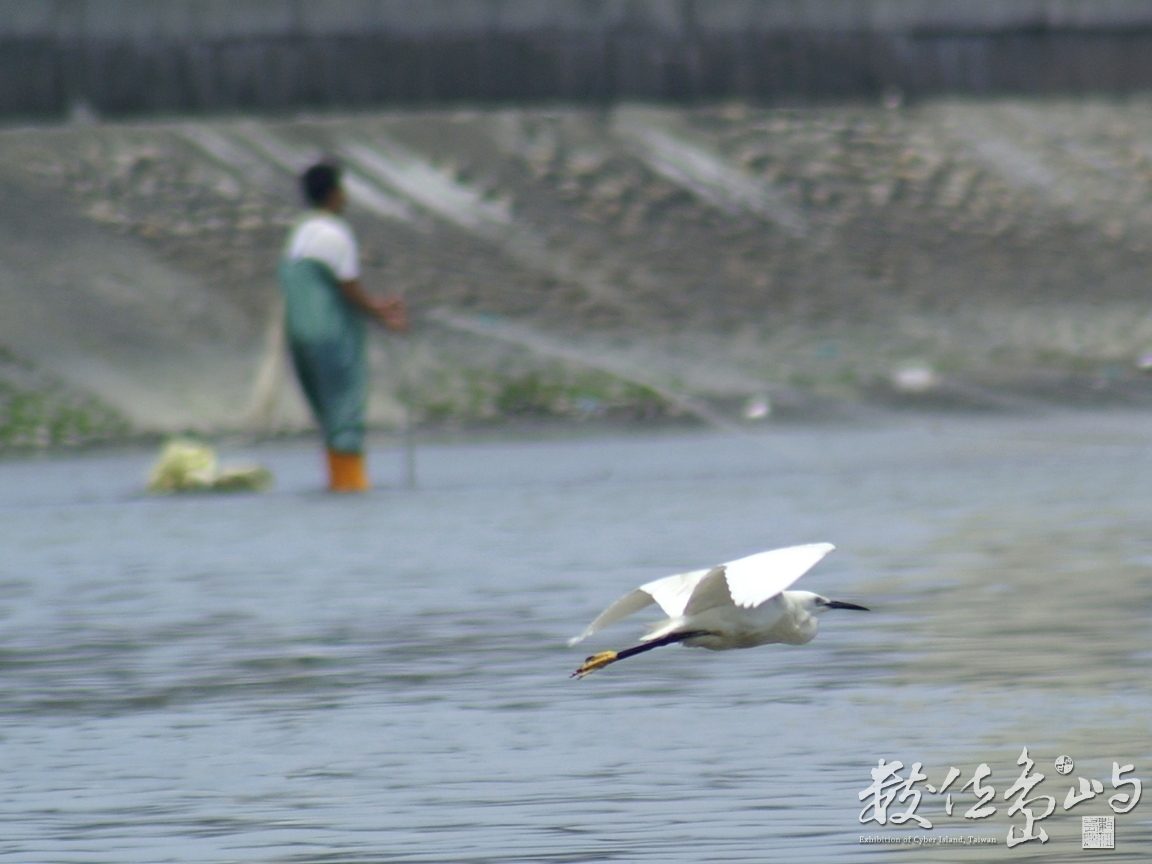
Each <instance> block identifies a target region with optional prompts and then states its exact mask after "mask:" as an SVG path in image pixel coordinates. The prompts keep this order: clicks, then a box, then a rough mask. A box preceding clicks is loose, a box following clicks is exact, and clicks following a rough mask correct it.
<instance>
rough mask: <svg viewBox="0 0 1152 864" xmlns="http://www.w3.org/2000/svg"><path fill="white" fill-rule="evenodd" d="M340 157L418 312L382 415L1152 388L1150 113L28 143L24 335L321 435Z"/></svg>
mask: <svg viewBox="0 0 1152 864" xmlns="http://www.w3.org/2000/svg"><path fill="white" fill-rule="evenodd" d="M323 154H334V155H338V156H339V157H340V158H341V159H342V160H343V161H344V163H345V165H346V166H347V169H348V185H349V190H350V192H351V194H352V199H353V208H352V210H351V212H350V218H351V219H352V221H353V222H354V223H355V226H356V228H357V231H358V234H359V236H360V238H361V241H362V247H363V248H362V252H363V259H364V265H365V268H364V269H365V280H366V282H367V283H368V285H369V286H371V287H372V288H374V289H376V290H390V291H399V292H401V293H403V294H404V295H405V296H406V297H407V298H408V300H409V302H410V304H411V305H412V307H413V310H414V313H415V318H416V321H417V328H416V332H415V333H414V334H413V335H412V336H411V337H408V338H405V339H385V338H383V337H382V338H381V339H380V340H379V342H378V344H377V346H376V348H375V349H374V350H375V352H376V356H375V362H376V364H377V367H378V368H377V374H376V379H375V380H376V387H377V389H376V392H375V393H374V398H373V409H372V416H373V419H374V422H376V423H379V424H381V425H389V424H396V423H399V422H400V420H401V418H402V416H403V413H404V410H403V408H402V405H403V404H408V405H409V406H410V408H411V409H412V411H413V412H414V413H415V416H416V418H417V420H419V421H422V422H454V421H461V422H472V421H482V420H485V419H493V418H499V417H505V416H509V415H515V414H535V415H541V414H543V415H557V416H568V417H590V416H598V415H599V416H602V415H605V414H607V415H612V414H618V415H624V416H653V415H664V414H667V413H676V412H680V413H687V414H690V415H695V416H697V417H698V418H702V419H704V420H709V417H711V418H712V421H715V422H728V421H738V420H739V417H740V416H741V413H742V411H743V410H744V408H745V406H746V405H758V404H760V403H761V402H762V401H763V399H764V398H765V397H766V398H767V399H768V402H769V403H770V404H772V405H773V406H774V407H775V408H777V409H780V410H782V411H783V412H785V413H786V412H787V411H788V410H790V409H792V410H806V407H811V405H813V404H814V403H815V402H816V401H820V400H833V401H835V400H840V401H841V402H842V403H844V404H852V403H854V402H859V401H860V400H868V399H873V400H875V399H880V400H884V401H892V400H895V401H901V400H905V401H907V400H911V401H913V402H916V403H920V404H929V403H933V402H934V403H936V404H956V405H968V406H985V407H1003V406H1005V405H1015V404H1025V403H1027V404H1035V402H1036V400H1040V401H1044V400H1048V399H1057V400H1062V401H1069V400H1071V401H1077V400H1084V399H1091V400H1100V399H1113V400H1117V401H1121V402H1125V401H1126V402H1141V403H1143V402H1144V401H1145V400H1146V398H1147V397H1146V390H1147V388H1146V387H1145V384H1144V379H1143V378H1142V377H1141V376H1142V375H1143V373H1141V372H1139V371H1138V370H1137V368H1136V366H1137V361H1138V360H1139V358H1140V357H1141V356H1142V354H1143V353H1144V352H1145V350H1146V349H1149V348H1152V316H1149V315H1148V313H1147V308H1148V302H1147V290H1148V289H1147V285H1148V273H1149V265H1150V264H1152V103H1149V102H1146V101H1142V100H1139V99H1128V100H1080V101H1075V102H1045V101H1020V100H1017V101H984V102H974V101H939V102H924V103H920V104H917V105H914V106H911V107H902V106H899V105H896V104H893V105H891V106H889V107H887V108H886V107H882V106H873V105H840V106H824V107H820V108H805V109H800V108H794V109H768V108H756V107H750V106H747V105H745V104H742V103H725V104H721V105H716V106H711V107H700V108H693V109H684V110H667V109H654V108H647V107H641V106H620V107H617V108H615V109H612V110H608V111H599V110H583V109H551V110H545V109H541V110H493V111H480V110H476V111H442V112H409V113H404V112H389V113H373V114H361V115H348V116H323V117H312V118H301V119H295V120H276V121H272V120H257V119H220V120H203V119H198V120H195V121H188V122H164V123H141V124H112V123H103V124H100V123H95V124H92V123H88V124H83V123H82V124H73V125H66V126H55V127H25V128H9V129H7V130H4V131H0V304H2V309H3V314H2V315H0V346H3V347H4V348H5V349H6V350H7V351H8V352H10V354H11V355H12V356H13V357H15V358H19V359H20V360H22V361H25V362H26V363H28V364H31V366H33V367H35V368H36V369H38V370H41V372H42V373H43V374H44V375H48V376H51V378H52V380H53V381H54V382H57V383H55V384H53V386H54V387H58V388H63V389H61V390H60V392H61V393H63V392H64V391H65V390H67V391H68V392H70V393H73V394H75V395H76V398H80V397H81V396H83V397H85V398H87V397H92V398H93V399H96V400H99V402H100V403H101V404H103V405H105V406H107V407H109V408H110V409H114V411H115V412H119V414H120V415H121V416H122V417H123V418H125V419H126V420H127V422H128V423H129V424H130V426H131V428H132V429H134V430H136V431H145V430H155V431H165V430H179V429H200V430H203V431H207V432H212V431H222V430H229V429H230V430H238V429H264V430H279V429H295V428H301V427H302V426H304V425H305V424H306V422H307V420H306V415H305V412H304V411H303V408H302V406H301V404H300V401H299V398H298V396H297V395H296V393H295V390H294V387H293V384H292V382H291V380H290V376H285V375H284V370H283V367H282V364H278V363H277V362H274V361H277V359H278V358H280V354H279V353H278V350H277V343H276V339H275V332H274V327H273V324H274V321H275V319H276V308H275V302H276V288H275V284H274V280H273V270H274V266H275V262H276V259H277V256H278V252H279V248H280V244H281V243H282V240H283V235H284V232H285V230H286V228H287V226H288V225H289V224H290V223H291V221H292V220H293V218H295V215H296V212H297V201H296V190H295V183H294V174H295V173H296V172H297V171H298V170H299V169H300V168H301V167H303V166H304V165H305V164H307V163H308V161H309V160H311V159H314V158H316V157H318V156H320V155H323ZM44 380H47V379H44ZM20 386H21V387H27V386H32V385H27V384H22V385H20ZM17 390H19V387H17V385H15V384H14V385H13V390H12V392H17ZM93 404H95V403H93ZM750 413H752V414H760V413H762V412H760V411H759V410H750ZM109 416H110V415H109ZM710 422H711V421H710ZM102 428H103V427H102ZM109 428H111V427H109ZM40 437H41V438H43V435H41V436H40Z"/></svg>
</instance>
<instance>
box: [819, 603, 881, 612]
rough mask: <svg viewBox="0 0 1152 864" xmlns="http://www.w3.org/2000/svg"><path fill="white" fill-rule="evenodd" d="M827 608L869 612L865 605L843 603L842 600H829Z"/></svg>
mask: <svg viewBox="0 0 1152 864" xmlns="http://www.w3.org/2000/svg"><path fill="white" fill-rule="evenodd" d="M828 608H829V609H855V610H857V611H858V612H871V611H872V610H871V609H869V608H868V607H867V606H857V605H856V604H855V603H845V602H844V601H843V600H829V601H828Z"/></svg>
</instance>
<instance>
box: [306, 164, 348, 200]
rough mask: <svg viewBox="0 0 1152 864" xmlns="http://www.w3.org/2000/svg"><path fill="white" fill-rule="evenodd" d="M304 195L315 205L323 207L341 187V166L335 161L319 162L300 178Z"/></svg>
mask: <svg viewBox="0 0 1152 864" xmlns="http://www.w3.org/2000/svg"><path fill="white" fill-rule="evenodd" d="M300 185H301V187H303V189H304V197H305V199H307V201H308V203H309V204H311V205H312V206H313V207H321V206H323V204H324V202H325V201H327V200H328V196H330V195H331V194H332V193H333V192H335V191H336V190H337V189H339V188H340V166H339V165H337V164H335V163H334V162H319V163H317V164H316V165H313V166H312V167H311V168H309V169H308V170H307V171H305V172H304V176H303V177H301V178H300Z"/></svg>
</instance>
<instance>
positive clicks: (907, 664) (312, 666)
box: [0, 414, 1152, 862]
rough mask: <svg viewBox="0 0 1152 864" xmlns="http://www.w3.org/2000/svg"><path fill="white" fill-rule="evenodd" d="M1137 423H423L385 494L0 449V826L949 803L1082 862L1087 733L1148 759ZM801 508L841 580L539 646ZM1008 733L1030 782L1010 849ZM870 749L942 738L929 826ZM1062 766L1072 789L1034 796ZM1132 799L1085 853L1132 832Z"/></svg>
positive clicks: (603, 841) (787, 844)
mask: <svg viewBox="0 0 1152 864" xmlns="http://www.w3.org/2000/svg"><path fill="white" fill-rule="evenodd" d="M1150 445H1152V417H1150V416H1147V415H1136V414H1123V415H1112V414H1104V415H1102V414H1091V415H1067V416H1059V417H1055V418H1047V419H980V420H973V419H966V418H946V419H933V420H922V419H920V420H902V421H900V422H899V423H894V424H892V425H885V426H876V427H871V428H853V429H850V428H823V427H816V428H783V429H774V430H771V431H768V432H765V433H764V434H763V435H758V436H750V437H740V436H716V435H707V436H675V437H654V438H647V439H623V440H594V441H577V442H559V443H557V442H544V443H528V444H524V443H520V444H506V445H494V444H488V445H469V446H463V445H461V446H439V447H427V448H424V449H423V450H422V452H421V456H420V459H421V479H422V483H423V486H422V488H421V489H420V490H418V491H415V492H407V491H404V490H401V489H399V488H389V487H388V486H387V483H386V482H385V483H384V484H382V486H381V488H379V489H378V491H376V492H374V493H372V494H371V495H368V496H365V497H361V498H349V499H333V498H330V497H328V496H325V495H323V494H320V493H318V492H316V491H314V490H315V489H316V487H317V485H318V482H319V466H318V465H317V464H316V457H315V454H314V453H312V452H311V451H310V450H306V449H302V450H293V449H288V450H267V451H261V452H260V453H259V454H257V455H258V457H259V458H260V459H261V461H264V462H265V463H267V464H269V465H271V467H272V468H273V469H274V471H275V472H276V474H277V477H278V481H279V485H278V488H277V491H275V492H274V493H272V494H270V495H267V496H262V497H237V498H226V499H219V498H207V497H204V498H184V499H155V498H146V497H142V496H139V495H137V494H136V490H137V489H138V488H139V486H140V484H141V482H142V478H143V476H144V473H145V471H146V468H147V464H148V461H149V459H150V458H151V454H141V455H139V456H132V457H115V458H109V457H105V458H90V459H83V460H66V461H37V462H23V463H9V464H4V465H0V548H2V549H3V550H4V552H3V556H2V557H0V676H2V677H0V681H2V685H0V755H2V757H3V764H4V770H3V772H2V773H0V800H2V802H3V813H4V814H5V815H4V830H3V832H0V856H2V857H3V858H4V859H5V860H13V861H49V860H52V861H86V862H87V861H101V862H103V861H107V862H135V861H139V862H154V861H159V860H170V861H205V862H208V861H326V862H344V861H349V862H350V861H365V860H371V861H405V862H424V861H427V862H439V861H464V862H506V861H521V860H522V861H557V862H561V861H563V862H568V861H597V860H621V861H669V860H677V861H703V860H722V861H747V862H760V861H765V860H790V861H799V860H818V861H828V860H845V861H850V860H861V861H863V860H868V861H884V860H888V859H889V858H891V857H892V856H893V855H894V852H895V850H896V849H897V848H899V849H908V850H909V851H911V852H912V855H911V857H909V856H905V857H906V858H908V860H913V859H917V858H920V857H923V856H924V855H925V853H923V851H915V850H918V849H919V847H915V846H904V847H894V846H882V845H866V844H861V843H860V842H859V838H860V837H861V836H863V835H873V834H885V835H889V834H904V835H909V836H920V837H943V836H949V835H956V834H965V835H967V834H974V835H977V836H987V837H995V838H997V839H998V844H999V845H997V846H996V847H980V848H959V847H948V848H945V849H933V850H932V852H931V856H932V858H931V860H940V861H947V860H966V861H983V860H998V859H1000V858H1004V859H1008V858H1011V859H1013V860H1029V859H1033V860H1044V861H1064V860H1067V861H1072V860H1082V855H1084V854H1088V853H1085V852H1082V850H1081V849H1080V816H1082V815H1102V814H1108V813H1110V812H1111V811H1110V810H1109V809H1108V805H1107V802H1106V799H1107V797H1108V796H1109V795H1112V794H1114V792H1115V790H1113V789H1112V788H1111V771H1112V763H1113V761H1119V762H1120V763H1121V764H1127V763H1134V764H1135V765H1136V771H1135V772H1134V773H1135V775H1136V776H1139V777H1142V778H1143V780H1144V782H1145V784H1146V785H1147V784H1149V783H1152V770H1150V769H1152V736H1150V734H1149V732H1150V729H1149V727H1150V725H1152V724H1150V721H1149V712H1150V709H1152V698H1150V697H1152V694H1150V692H1149V686H1148V683H1147V676H1146V674H1143V673H1145V670H1146V667H1147V663H1148V660H1149V658H1150V656H1152V638H1150V637H1152V633H1150V631H1149V619H1150V617H1152V544H1150V542H1149V529H1148V516H1147V514H1148V513H1149V512H1152V446H1150ZM374 456H375V458H374V463H373V464H374V470H375V473H376V474H377V476H378V478H379V479H381V480H383V481H386V480H387V478H388V475H389V474H390V473H395V474H396V475H399V467H400V466H399V464H398V460H397V458H396V456H395V454H392V453H388V452H380V453H377V454H374ZM815 540H830V541H832V542H834V543H836V544H837V546H838V547H839V548H838V551H837V552H836V553H834V554H833V555H832V556H830V557H829V558H828V559H826V560H825V561H824V562H823V563H822V564H821V565H820V566H819V567H817V568H816V570H814V571H813V572H812V573H811V574H810V575H809V576H807V577H805V579H804V582H803V583H802V586H801V587H805V588H809V589H812V590H816V591H820V592H821V593H824V594H826V595H830V596H835V597H842V598H844V599H848V600H857V601H861V602H864V603H866V605H869V606H871V607H872V608H873V610H874V611H873V612H872V613H871V614H869V615H863V614H843V615H837V614H836V613H829V614H828V615H826V616H824V618H823V620H822V632H821V633H820V635H819V637H818V638H817V639H816V640H815V641H814V642H812V643H811V644H809V645H807V646H804V647H801V648H789V647H785V646H776V647H765V648H759V649H754V650H750V651H736V652H725V653H719V654H714V653H711V652H705V651H694V650H690V649H684V648H676V647H672V648H666V649H660V650H658V651H653V652H651V653H649V654H645V655H642V656H639V657H636V658H632V659H629V660H627V661H625V662H623V663H620V664H618V665H616V666H614V667H611V668H609V669H607V670H605V671H603V672H600V673H597V674H596V675H594V676H592V677H590V678H589V679H587V680H584V681H572V680H569V679H568V677H567V676H568V673H569V672H570V671H571V670H572V668H574V666H575V665H576V664H577V663H578V662H579V660H580V659H582V657H583V654H585V653H588V652H587V651H586V650H585V649H586V648H588V647H591V648H593V649H595V650H599V648H601V647H615V648H619V647H624V646H626V645H629V644H633V642H634V639H635V638H636V636H637V635H638V634H639V633H640V632H641V628H640V625H639V623H638V622H627V623H623V624H620V625H617V626H616V627H614V628H611V629H609V630H607V631H605V632H604V633H602V634H599V635H598V636H597V637H596V638H595V639H594V640H592V641H593V643H594V644H593V645H591V646H588V645H581V646H580V647H579V648H578V649H576V650H570V649H568V648H566V647H565V645H564V640H565V639H566V638H567V637H568V636H571V635H573V634H575V633H577V632H579V631H580V630H581V629H582V628H583V627H584V625H585V624H587V622H588V621H589V620H590V619H591V618H592V617H593V616H594V615H595V614H596V613H597V612H599V611H600V610H601V609H602V608H603V607H604V606H605V605H606V604H607V603H608V602H610V601H611V600H613V599H615V598H616V597H617V596H619V595H620V594H622V593H623V592H624V591H626V590H628V589H630V588H632V587H633V586H635V585H637V584H639V583H641V582H643V581H646V580H648V579H652V578H656V577H658V576H663V575H667V574H669V573H673V572H677V571H681V570H685V569H689V568H695V567H700V566H703V565H706V564H710V563H714V562H716V561H721V560H729V559H732V558H735V557H738V556H741V555H745V554H748V553H750V552H755V551H759V550H762V549H766V548H770V547H773V546H781V545H787V544H791V543H800V542H808V541H815ZM653 614H657V613H653ZM1025 746H1026V747H1028V749H1029V754H1030V755H1031V756H1032V758H1034V759H1035V760H1036V766H1035V769H1034V770H1035V771H1039V772H1041V773H1043V774H1044V775H1045V780H1044V781H1043V782H1042V783H1041V785H1039V786H1038V787H1036V789H1035V790H1034V791H1033V792H1032V793H1031V794H1033V795H1037V794H1048V795H1052V796H1054V797H1056V798H1057V799H1058V800H1057V805H1056V810H1055V812H1054V813H1053V815H1052V816H1051V817H1049V818H1048V819H1047V820H1045V821H1044V822H1043V823H1040V824H1041V825H1043V827H1045V828H1046V830H1047V831H1048V834H1049V836H1050V840H1049V842H1048V843H1047V844H1046V845H1045V846H1043V847H1040V845H1039V844H1038V843H1035V842H1033V843H1027V844H1024V845H1022V846H1019V847H1017V848H1015V849H1011V850H1009V849H1007V848H1005V846H1004V839H1005V836H1006V834H1007V831H1008V828H1009V826H1010V825H1013V824H1016V825H1022V824H1023V820H1022V817H1021V816H1020V815H1016V816H1014V817H1012V818H1009V817H1008V816H1007V811H1008V808H1009V807H1010V806H1011V801H1006V800H1004V798H1003V795H1004V793H1005V792H1006V791H1007V790H1008V788H1009V787H1010V786H1011V785H1012V783H1013V782H1014V781H1015V779H1016V777H1017V776H1018V775H1019V773H1020V770H1021V769H1020V767H1018V766H1017V765H1016V759H1017V757H1018V756H1019V755H1020V751H1021V750H1022V748H1023V747H1025ZM1065 753H1066V754H1068V755H1070V756H1072V757H1073V759H1074V760H1075V762H1076V769H1075V771H1074V772H1073V774H1072V775H1070V777H1069V778H1061V777H1059V776H1058V775H1057V774H1056V772H1055V770H1054V768H1053V763H1054V760H1055V758H1056V757H1057V756H1059V755H1061V754H1065ZM881 757H883V758H885V759H887V760H893V759H898V760H901V761H902V762H903V763H904V765H905V769H904V771H903V772H902V775H904V776H906V775H907V768H908V767H909V766H910V765H911V763H912V762H920V763H922V765H923V770H924V773H926V774H927V775H928V780H927V781H926V782H928V783H932V784H938V783H939V782H940V781H941V780H942V779H943V776H944V774H945V772H947V770H948V769H949V768H950V767H952V766H955V767H957V768H959V769H960V770H961V772H962V776H961V778H960V779H959V780H957V781H956V783H955V784H954V785H953V787H952V790H951V791H953V792H954V793H955V799H956V809H955V811H954V815H953V816H951V817H948V816H946V815H945V813H944V808H943V802H942V800H941V798H940V796H933V795H930V794H928V793H927V792H925V794H924V798H923V801H922V803H921V805H920V808H919V810H918V811H917V812H918V813H919V814H920V815H922V816H925V817H927V818H929V819H931V820H932V821H933V823H934V827H933V828H932V829H931V830H930V831H929V830H924V829H919V828H909V827H908V825H904V826H895V825H892V824H888V825H886V826H883V827H882V826H879V825H877V824H876V823H869V824H867V825H862V824H860V822H859V821H858V817H859V814H860V812H861V807H862V806H863V805H862V803H861V802H860V801H859V799H858V795H859V793H860V792H861V791H863V790H864V789H865V788H866V787H867V786H868V785H869V783H870V782H871V778H870V776H869V771H870V770H871V769H872V768H874V767H875V766H876V764H877V760H878V759H880V758H881ZM982 762H987V763H988V764H989V766H990V767H991V769H992V772H993V773H992V776H991V777H990V778H989V779H988V780H987V781H986V782H988V783H990V784H991V785H992V786H993V787H995V788H996V790H997V800H996V801H995V802H994V803H995V804H996V806H997V808H998V809H997V812H996V813H995V814H993V815H992V816H990V817H988V818H987V819H984V820H980V821H979V822H974V821H973V820H966V819H964V818H963V816H962V813H963V812H964V811H965V810H967V809H968V808H969V807H970V806H971V805H972V804H973V803H974V802H975V798H974V797H973V796H972V794H971V790H969V791H967V792H961V791H960V786H961V785H962V784H963V783H966V782H967V781H968V780H969V779H970V778H971V776H972V773H973V771H974V770H975V769H976V766H978V765H979V764H980V763H982ZM1077 776H1084V777H1086V778H1098V779H1101V780H1103V781H1104V782H1105V794H1104V795H1101V796H1098V797H1097V798H1095V799H1094V800H1091V801H1086V802H1084V803H1082V804H1080V805H1077V807H1076V808H1075V809H1074V810H1072V811H1065V810H1064V809H1063V806H1062V805H1063V801H1064V796H1065V794H1066V793H1067V788H1068V787H1069V786H1070V785H1072V780H1073V779H1074V778H1075V777H1077ZM921 791H923V787H921ZM1148 796H1149V800H1147V801H1142V802H1141V803H1140V804H1139V805H1138V806H1137V807H1136V808H1135V809H1134V810H1133V811H1132V812H1131V813H1128V814H1124V815H1120V816H1117V817H1116V850H1115V851H1114V852H1112V853H1110V860H1119V861H1135V860H1143V859H1144V858H1146V855H1147V852H1148V850H1149V849H1152V816H1150V815H1149V814H1152V790H1149V791H1148ZM905 806H906V805H905ZM1038 806H1039V809H1040V810H1042V809H1043V806H1042V805H1038ZM899 809H901V810H902V809H904V807H900V808H899ZM892 812H897V808H896V805H895V804H894V805H893V808H892Z"/></svg>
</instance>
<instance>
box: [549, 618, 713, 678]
mask: <svg viewBox="0 0 1152 864" xmlns="http://www.w3.org/2000/svg"><path fill="white" fill-rule="evenodd" d="M707 635H708V631H707V630H689V631H687V632H684V633H669V634H668V635H667V636H661V637H660V638H659V639H653V640H652V641H651V642H643V643H641V644H640V645H636V646H634V647H632V648H625V649H623V650H622V651H601V652H600V653H599V654H593V655H592V656H591V657H588V658H587V659H586V660H585V661H584V665H582V666H581V667H580V668H579V669H577V670H576V671H575V672H573V673H572V674H571V675H569V676H568V677H569V678H583V677H584V676H585V675H588V674H590V673H592V672H595V671H596V670H597V669H603V668H604V667H605V666H607V665H608V664H609V663H615V662H616V661H617V660H623V659H624V658H626V657H635V656H636V655H637V654H643V653H644V652H645V651H651V650H652V649H654V648H660V647H662V646H664V645H674V644H675V643H677V642H683V641H684V640H685V639H694V638H695V637H697V636H707Z"/></svg>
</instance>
